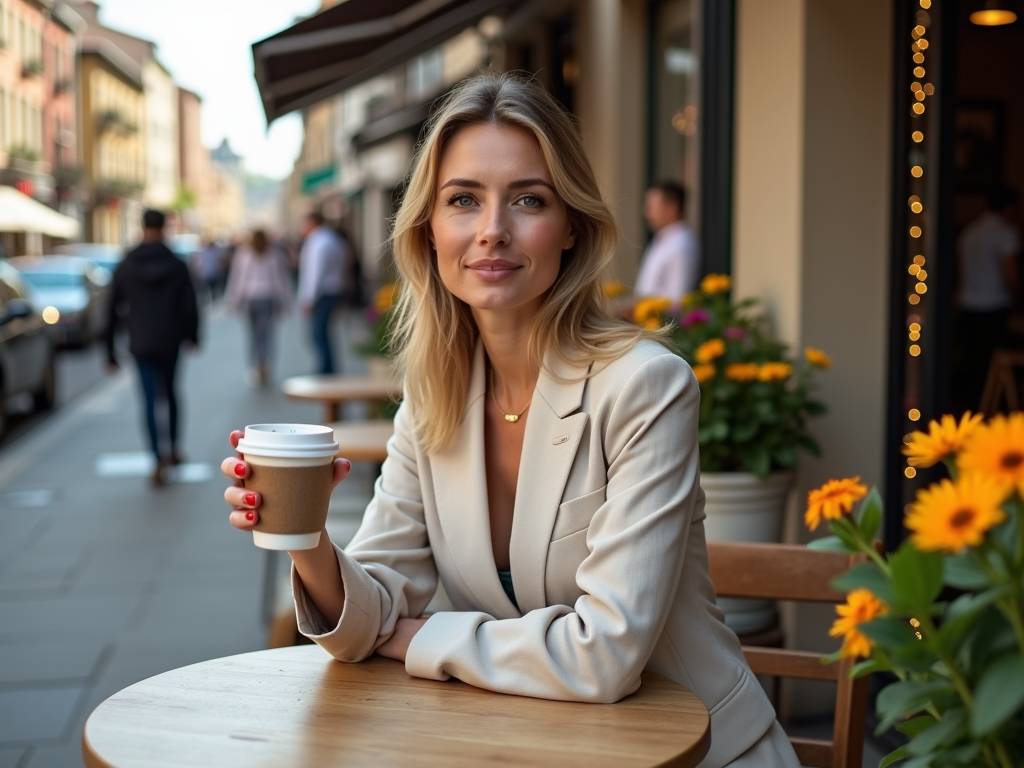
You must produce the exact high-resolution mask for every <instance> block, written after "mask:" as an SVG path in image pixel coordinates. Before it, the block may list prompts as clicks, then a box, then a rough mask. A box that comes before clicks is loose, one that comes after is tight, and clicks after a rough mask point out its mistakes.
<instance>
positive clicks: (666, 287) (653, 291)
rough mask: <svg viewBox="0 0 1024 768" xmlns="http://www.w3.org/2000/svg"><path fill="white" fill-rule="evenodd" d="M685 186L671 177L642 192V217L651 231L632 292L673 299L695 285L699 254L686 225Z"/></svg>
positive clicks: (690, 289)
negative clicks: (652, 234)
mask: <svg viewBox="0 0 1024 768" xmlns="http://www.w3.org/2000/svg"><path fill="white" fill-rule="evenodd" d="M685 214H686V190H685V189H684V188H683V187H682V186H681V185H679V184H677V183H676V182H674V181H659V182H658V183H656V184H654V185H653V186H652V187H651V188H650V189H648V190H647V194H646V195H645V196H644V219H646V221H647V225H648V226H649V227H650V228H651V230H652V231H653V232H654V239H653V240H651V244H650V245H649V246H647V250H646V251H645V252H644V256H643V260H642V261H641V262H640V273H639V274H638V275H637V278H636V288H635V289H634V293H635V294H636V295H637V296H667V297H669V298H671V299H672V300H673V301H677V300H679V299H681V298H682V297H683V296H685V295H686V294H687V293H689V292H690V291H692V290H693V289H694V288H696V287H697V276H698V274H699V272H700V258H699V255H698V253H697V241H696V240H695V239H694V237H693V232H691V231H690V228H689V227H688V226H687V225H686V222H685V220H684V216H685Z"/></svg>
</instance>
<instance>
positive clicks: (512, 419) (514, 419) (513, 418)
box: [505, 413, 519, 422]
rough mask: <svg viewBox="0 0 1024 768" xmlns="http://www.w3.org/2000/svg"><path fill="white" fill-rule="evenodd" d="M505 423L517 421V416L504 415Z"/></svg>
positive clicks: (513, 414) (511, 414)
mask: <svg viewBox="0 0 1024 768" xmlns="http://www.w3.org/2000/svg"><path fill="white" fill-rule="evenodd" d="M505 421H513V422H514V421H519V415H518V414H515V413H506V414H505Z"/></svg>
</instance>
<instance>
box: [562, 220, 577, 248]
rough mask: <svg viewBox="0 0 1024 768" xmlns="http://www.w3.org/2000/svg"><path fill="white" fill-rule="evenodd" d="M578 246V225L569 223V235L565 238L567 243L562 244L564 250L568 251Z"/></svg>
mask: <svg viewBox="0 0 1024 768" xmlns="http://www.w3.org/2000/svg"><path fill="white" fill-rule="evenodd" d="M574 245H576V225H575V224H573V223H572V222H570V223H569V234H568V235H566V237H565V242H563V243H562V250H563V251H568V250H569V249H570V248H572V247H573V246H574Z"/></svg>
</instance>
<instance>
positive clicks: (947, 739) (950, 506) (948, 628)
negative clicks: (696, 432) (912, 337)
mask: <svg viewBox="0 0 1024 768" xmlns="http://www.w3.org/2000/svg"><path fill="white" fill-rule="evenodd" d="M905 452H906V453H907V455H908V457H909V463H910V464H911V466H916V467H921V468H924V467H929V466H932V465H935V464H939V463H940V462H941V463H944V464H945V466H946V467H947V469H948V474H949V477H948V478H946V479H942V480H940V481H938V482H936V483H933V484H932V485H930V486H928V487H926V488H922V489H921V490H920V491H918V493H917V497H916V499H915V501H914V502H913V504H911V505H909V506H908V510H909V511H908V512H907V514H906V516H905V517H904V525H905V527H906V528H907V529H908V530H909V531H910V536H909V538H908V539H907V540H906V541H905V542H903V544H902V545H901V546H900V548H899V549H898V550H897V551H896V552H895V553H893V554H891V555H889V556H888V557H883V556H881V555H879V554H878V553H877V552H876V551H875V550H874V548H873V547H872V545H871V543H872V540H873V539H874V537H875V535H876V534H877V532H878V527H879V523H880V522H881V520H882V516H883V509H882V502H881V497H880V496H879V495H878V492H877V491H875V490H872V491H871V492H870V493H868V489H867V488H866V487H864V486H863V485H860V483H859V479H858V478H848V479H846V480H832V481H830V482H829V483H827V484H826V485H825V486H824V487H822V488H820V489H818V490H817V491H812V492H811V494H810V497H809V502H810V503H809V505H808V509H807V513H806V521H807V524H808V526H809V527H810V528H811V529H812V530H813V529H815V528H816V527H817V526H818V525H819V524H820V523H821V522H822V521H823V520H824V521H826V522H827V523H828V527H829V528H830V529H831V531H832V534H833V535H832V536H829V537H826V538H824V539H819V540H817V541H814V542H812V543H811V545H810V546H812V547H815V548H818V549H829V550H835V551H840V552H849V553H861V552H862V553H864V554H866V555H867V556H868V558H869V559H868V560H867V561H866V562H862V563H858V564H857V565H855V566H854V567H853V568H852V569H851V570H850V571H849V572H847V573H846V574H845V575H844V576H842V577H840V578H839V579H838V580H837V581H836V582H835V583H834V586H836V587H837V588H839V589H842V590H844V591H847V592H848V593H849V594H848V596H847V603H846V604H845V605H840V606H838V607H837V612H838V614H839V618H838V619H837V620H836V622H835V624H834V625H833V627H832V630H831V632H830V634H831V635H832V636H834V637H841V638H842V641H843V642H842V647H841V648H840V650H839V651H837V652H836V653H835V654H833V656H832V659H833V660H835V659H838V658H840V657H863V658H864V659H865V660H864V661H862V662H860V663H859V664H857V665H856V666H855V667H854V669H853V675H854V676H861V675H866V674H869V673H871V672H888V673H890V674H891V675H893V676H895V677H896V678H897V679H896V681H895V682H892V683H890V684H889V685H888V686H886V687H885V688H884V689H883V690H882V691H881V692H880V693H879V695H878V698H877V702H876V707H877V709H878V715H879V719H880V722H879V725H878V732H879V733H881V732H883V731H886V730H888V729H889V728H890V727H892V726H893V725H895V726H896V728H897V729H898V730H899V731H901V732H902V733H904V734H905V735H906V736H908V737H909V742H908V743H907V744H906V745H905V746H903V747H900V748H899V749H897V750H896V751H895V752H893V753H892V754H890V755H889V756H887V757H886V758H885V759H883V760H882V762H881V763H880V768H885V767H886V766H888V765H891V764H893V763H895V762H897V761H901V760H906V761H907V762H906V763H904V765H906V766H907V768H911V767H913V768H924V767H925V766H931V767H932V768H945V767H946V766H962V765H970V766H991V767H992V768H1011V766H1020V765H1024V414H1022V413H1014V414H1011V415H1010V416H1008V417H1007V416H996V417H995V418H993V419H992V420H991V421H989V422H988V423H982V421H981V417H980V416H971V414H970V413H967V414H965V415H964V416H963V418H962V419H961V420H960V421H959V422H958V421H957V420H956V419H954V418H953V417H952V416H944V417H943V418H942V420H941V421H933V422H931V424H930V425H929V431H928V432H927V433H924V432H915V433H914V434H913V435H912V436H911V438H910V440H909V441H908V444H907V446H906V449H905ZM861 499H863V501H862V502H861V504H860V507H859V509H858V510H857V512H856V513H853V507H854V504H855V503H856V502H857V501H859V500H861Z"/></svg>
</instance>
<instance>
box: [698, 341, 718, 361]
mask: <svg viewBox="0 0 1024 768" xmlns="http://www.w3.org/2000/svg"><path fill="white" fill-rule="evenodd" d="M724 354H725V342H724V341H722V340H721V339H711V340H709V341H705V342H704V343H703V344H701V345H700V346H699V347H697V351H696V352H695V353H694V357H696V358H697V362H698V363H710V362H711V361H712V360H714V359H716V358H719V357H721V356H722V355H724Z"/></svg>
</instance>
